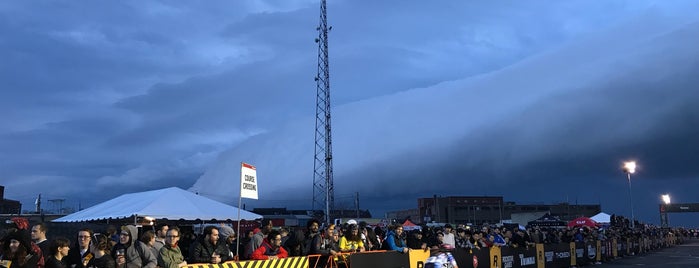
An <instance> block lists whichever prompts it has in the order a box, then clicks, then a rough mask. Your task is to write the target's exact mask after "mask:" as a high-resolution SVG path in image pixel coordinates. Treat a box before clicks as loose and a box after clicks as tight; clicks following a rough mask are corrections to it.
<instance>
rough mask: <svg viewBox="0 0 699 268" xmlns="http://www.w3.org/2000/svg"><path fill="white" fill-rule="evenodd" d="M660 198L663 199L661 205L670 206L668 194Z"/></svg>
mask: <svg viewBox="0 0 699 268" xmlns="http://www.w3.org/2000/svg"><path fill="white" fill-rule="evenodd" d="M662 198H663V203H665V205H669V204H670V195H669V194H664V195H662Z"/></svg>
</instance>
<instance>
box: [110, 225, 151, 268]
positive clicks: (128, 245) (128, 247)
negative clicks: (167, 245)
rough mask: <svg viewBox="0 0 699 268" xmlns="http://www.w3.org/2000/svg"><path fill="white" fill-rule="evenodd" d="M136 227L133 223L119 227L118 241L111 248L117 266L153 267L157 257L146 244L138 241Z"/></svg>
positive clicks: (129, 267)
mask: <svg viewBox="0 0 699 268" xmlns="http://www.w3.org/2000/svg"><path fill="white" fill-rule="evenodd" d="M137 237H138V229H137V228H136V226H133V225H126V226H122V227H121V233H119V243H118V244H116V245H115V246H114V248H113V249H112V257H113V258H114V259H115V260H116V267H117V268H155V267H156V266H157V265H158V259H157V258H156V257H155V255H153V251H151V250H150V249H149V248H148V246H147V245H145V244H143V242H141V241H138V239H137Z"/></svg>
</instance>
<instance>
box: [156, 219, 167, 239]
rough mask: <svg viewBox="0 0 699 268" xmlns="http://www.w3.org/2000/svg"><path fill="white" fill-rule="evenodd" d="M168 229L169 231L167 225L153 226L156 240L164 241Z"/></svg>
mask: <svg viewBox="0 0 699 268" xmlns="http://www.w3.org/2000/svg"><path fill="white" fill-rule="evenodd" d="M168 229H170V226H169V225H168V224H167V223H164V222H163V223H158V225H156V226H155V232H156V235H157V236H158V238H159V239H165V236H166V235H167V231H168Z"/></svg>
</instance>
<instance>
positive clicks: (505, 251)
mask: <svg viewBox="0 0 699 268" xmlns="http://www.w3.org/2000/svg"><path fill="white" fill-rule="evenodd" d="M676 243H681V241H680V240H678V239H676V238H672V237H669V238H666V239H659V240H657V241H655V240H650V239H624V240H621V242H619V241H617V240H616V239H613V240H609V241H590V242H585V243H582V242H578V243H574V242H571V243H560V244H546V245H544V244H536V245H534V246H529V247H518V248H514V247H492V248H482V249H462V248H457V249H454V250H452V251H451V252H452V255H453V256H454V259H456V262H457V263H458V264H459V267H460V268H477V267H481V268H483V267H491V268H520V267H531V268H534V267H536V268H547V267H556V268H558V267H572V266H576V267H577V266H585V265H588V264H593V263H599V262H606V261H610V260H613V259H615V258H617V257H619V256H631V255H636V254H639V253H643V252H647V251H649V250H652V249H657V248H661V247H663V246H669V245H674V244H676ZM656 245H657V246H656ZM429 256H430V251H429V250H411V251H410V252H409V253H407V254H406V253H401V252H397V251H368V252H362V253H352V254H349V253H343V254H340V255H339V256H337V257H329V256H320V255H310V256H306V257H290V258H285V259H279V260H264V261H240V262H234V261H231V262H226V263H223V264H218V265H214V264H191V265H187V266H186V267H185V268H274V267H278V268H317V267H326V268H339V267H342V268H351V267H355V268H364V267H372V268H408V267H410V268H423V267H425V261H426V260H427V258H429Z"/></svg>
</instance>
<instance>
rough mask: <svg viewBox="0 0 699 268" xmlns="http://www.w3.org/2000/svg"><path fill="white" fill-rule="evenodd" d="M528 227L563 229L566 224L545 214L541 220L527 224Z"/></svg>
mask: <svg viewBox="0 0 699 268" xmlns="http://www.w3.org/2000/svg"><path fill="white" fill-rule="evenodd" d="M527 225H529V226H532V227H533V226H540V227H565V226H566V222H565V221H562V220H561V219H559V218H558V217H555V216H551V214H548V213H546V214H545V215H544V216H542V217H541V218H538V219H536V220H533V221H530V222H528V223H527Z"/></svg>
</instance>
